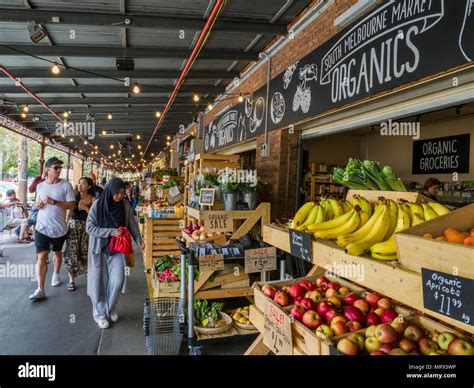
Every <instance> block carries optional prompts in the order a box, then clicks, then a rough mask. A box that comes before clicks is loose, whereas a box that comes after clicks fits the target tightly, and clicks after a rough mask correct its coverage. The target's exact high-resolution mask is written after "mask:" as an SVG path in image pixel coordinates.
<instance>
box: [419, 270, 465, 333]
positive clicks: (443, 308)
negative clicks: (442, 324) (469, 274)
mask: <svg viewBox="0 0 474 388" xmlns="http://www.w3.org/2000/svg"><path fill="white" fill-rule="evenodd" d="M421 277H422V280H423V306H424V307H425V308H427V309H428V310H431V311H434V312H436V313H441V314H443V315H445V316H447V317H450V318H453V319H456V320H458V321H460V322H463V323H466V324H468V325H471V326H474V301H473V299H472V295H473V294H474V280H472V279H467V278H463V277H461V276H454V275H450V274H446V273H443V272H439V271H432V270H430V269H427V268H422V269H421Z"/></svg>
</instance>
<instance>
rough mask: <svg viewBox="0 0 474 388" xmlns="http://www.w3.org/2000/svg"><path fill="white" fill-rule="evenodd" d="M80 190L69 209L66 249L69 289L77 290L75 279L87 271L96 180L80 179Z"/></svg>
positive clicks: (65, 259)
mask: <svg viewBox="0 0 474 388" xmlns="http://www.w3.org/2000/svg"><path fill="white" fill-rule="evenodd" d="M78 188H79V192H78V193H77V194H76V202H75V205H74V209H73V210H69V211H68V214H67V221H68V224H69V230H68V234H67V238H66V249H65V251H64V264H66V267H67V270H68V273H69V283H68V285H67V289H68V290H69V291H75V289H76V284H75V280H76V278H77V277H78V276H79V275H82V274H84V273H86V272H87V249H88V246H89V235H88V234H87V232H86V220H87V214H88V213H89V209H90V208H91V206H92V204H93V203H94V201H95V189H94V181H93V180H92V179H91V178H88V177H82V178H81V179H79V185H78Z"/></svg>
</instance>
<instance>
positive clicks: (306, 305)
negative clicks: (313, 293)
mask: <svg viewBox="0 0 474 388" xmlns="http://www.w3.org/2000/svg"><path fill="white" fill-rule="evenodd" d="M299 305H300V306H301V307H303V309H304V310H305V311H308V310H315V309H316V308H315V306H314V302H313V301H312V300H311V299H309V298H303V299H302V300H301V302H300V303H299Z"/></svg>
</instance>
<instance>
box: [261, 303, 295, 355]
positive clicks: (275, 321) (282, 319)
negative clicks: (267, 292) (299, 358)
mask: <svg viewBox="0 0 474 388" xmlns="http://www.w3.org/2000/svg"><path fill="white" fill-rule="evenodd" d="M263 343H264V345H265V346H267V347H268V348H269V349H270V350H271V351H272V352H273V353H275V354H276V355H277V356H281V355H283V356H287V355H293V339H292V337H291V323H290V317H289V316H288V315H286V314H285V313H284V312H283V310H281V309H280V308H278V307H277V306H275V305H274V304H273V303H267V304H266V305H265V315H264V332H263Z"/></svg>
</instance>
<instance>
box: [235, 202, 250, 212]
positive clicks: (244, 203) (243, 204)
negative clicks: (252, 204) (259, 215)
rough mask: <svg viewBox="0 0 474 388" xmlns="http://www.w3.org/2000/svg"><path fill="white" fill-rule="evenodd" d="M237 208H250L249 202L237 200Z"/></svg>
mask: <svg viewBox="0 0 474 388" xmlns="http://www.w3.org/2000/svg"><path fill="white" fill-rule="evenodd" d="M236 207H237V210H249V204H248V203H247V202H237V205H236Z"/></svg>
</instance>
